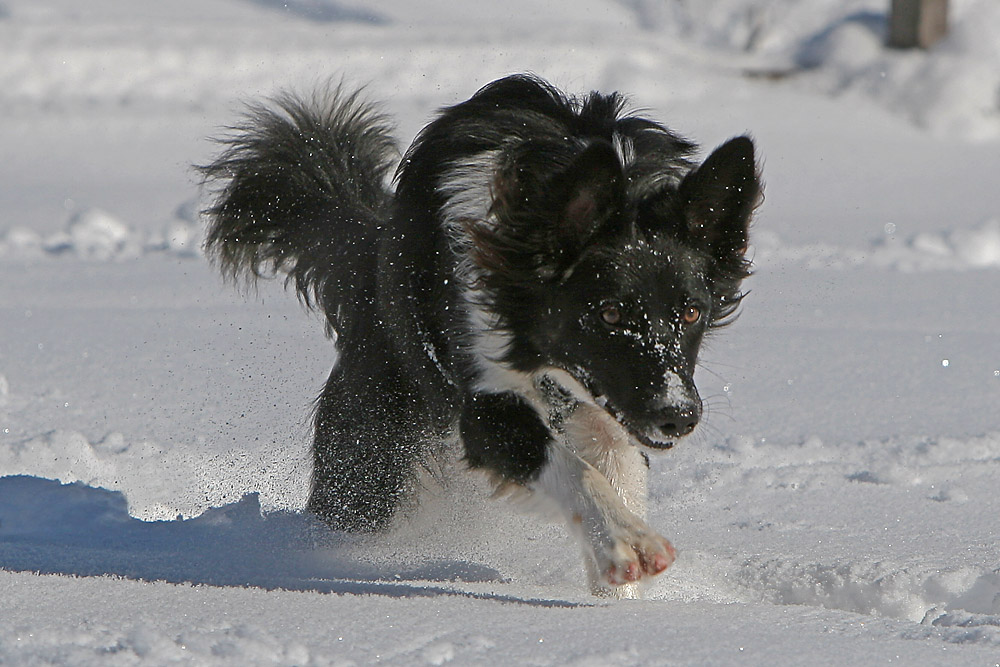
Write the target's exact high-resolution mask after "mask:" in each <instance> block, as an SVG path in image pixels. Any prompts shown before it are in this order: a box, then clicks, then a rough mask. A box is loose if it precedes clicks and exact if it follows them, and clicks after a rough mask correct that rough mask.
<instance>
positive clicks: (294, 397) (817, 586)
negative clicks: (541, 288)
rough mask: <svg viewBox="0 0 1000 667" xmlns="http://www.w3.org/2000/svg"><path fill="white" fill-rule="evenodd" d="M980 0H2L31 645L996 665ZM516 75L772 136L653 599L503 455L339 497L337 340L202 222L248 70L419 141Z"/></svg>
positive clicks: (2, 439) (4, 370)
mask: <svg viewBox="0 0 1000 667" xmlns="http://www.w3.org/2000/svg"><path fill="white" fill-rule="evenodd" d="M950 5H951V8H952V15H951V18H952V30H951V32H950V34H949V36H948V37H947V38H946V39H945V40H944V41H943V42H942V43H940V44H939V45H938V46H937V47H936V48H934V49H933V50H931V51H929V52H904V51H891V50H886V49H883V48H882V46H881V42H882V34H883V33H884V30H885V25H886V19H885V10H886V8H887V6H888V2H882V0H850V1H849V2H842V1H839V0H837V1H835V0H818V1H816V2H811V3H799V2H794V1H793V0H725V1H723V2H713V3H696V2H674V3H662V2H657V1H654V0H618V1H616V0H586V2H583V3H581V2H575V3H570V2H562V1H560V2H549V3H534V2H529V1H528V0H512V1H511V2H507V3H493V4H490V5H489V6H486V5H482V6H479V5H473V4H470V3H463V4H460V5H455V3H450V2H444V1H443V0H432V1H429V2H422V3H412V2H405V1H404V0H382V1H380V2H367V1H364V0H352V2H343V3H341V2H332V1H329V0H297V1H296V2H289V3H284V2H273V1H271V0H216V1H215V2H212V3H203V2H196V1H195V0H175V1H174V2H171V3H157V2H152V1H151V0H141V1H140V0H133V2H129V3H121V2H113V1H111V0H92V1H90V2H87V3H76V2H72V0H0V110H2V114H3V118H4V122H3V123H2V124H0V600H2V601H3V604H2V608H3V611H4V613H3V614H0V663H3V664H15V665H17V664H74V665H88V664H164V663H168V662H177V661H188V662H193V663H195V664H241V665H243V664H261V665H270V664H288V665H306V664H315V665H327V664H330V665H346V664H368V663H372V662H384V663H388V664H407V665H409V664H445V663H454V664H519V663H530V664H546V665H551V664H556V665H602V664H623V665H627V664H664V663H669V664H692V665H695V664H698V665H700V664H729V663H740V664H802V665H825V664H876V663H882V662H901V663H903V664H945V663H947V664H977V665H995V664H1000V658H998V656H1000V557H998V548H997V547H998V544H997V537H996V535H997V530H996V528H997V519H996V517H997V516H1000V499H998V496H997V494H996V479H997V476H998V475H1000V421H998V418H997V408H996V406H997V405H998V404H1000V344H998V342H997V331H1000V289H998V285H1000V188H998V187H997V174H998V173H1000V42H997V40H996V38H995V36H996V34H998V31H1000V9H998V6H997V4H996V2H995V0H952V1H951V3H950ZM520 70H531V71H535V72H538V73H539V74H541V75H543V76H546V77H548V78H550V79H552V80H553V81H555V82H556V83H557V84H559V85H561V86H563V87H566V88H568V89H571V90H578V91H586V90H589V89H592V88H602V89H621V90H623V91H625V92H627V93H629V94H630V95H632V96H633V98H634V100H635V102H636V104H639V105H644V106H645V107H647V108H648V109H649V110H650V113H652V114H653V115H655V116H656V117H658V118H661V119H663V120H664V121H665V122H667V123H668V124H669V125H670V126H671V127H673V128H675V129H677V130H679V131H680V132H682V133H684V134H686V135H687V136H690V137H692V138H694V139H696V140H698V141H699V142H702V143H703V144H704V147H705V149H706V151H707V150H708V149H710V148H711V147H712V146H714V145H717V144H719V143H721V142H722V141H724V140H725V139H726V138H728V137H730V136H733V135H735V134H738V133H741V132H744V131H750V132H752V134H753V135H754V136H755V138H756V140H757V142H758V145H759V148H760V150H761V153H762V159H763V168H764V176H765V180H766V182H767V190H766V194H767V201H766V202H765V204H764V206H763V207H762V209H761V210H760V212H759V216H758V219H757V222H756V225H755V228H754V237H753V247H752V253H753V256H754V260H755V263H756V271H757V273H756V275H755V276H754V277H752V278H751V279H750V280H749V281H748V284H747V286H748V288H749V289H750V291H751V293H750V295H749V296H748V297H747V299H746V301H745V304H744V313H743V315H742V317H741V318H740V320H739V321H738V322H737V323H736V324H735V325H734V326H733V327H731V328H730V329H729V330H727V331H724V332H721V333H720V334H719V335H717V336H715V337H713V338H712V339H710V340H709V341H708V343H707V345H706V349H705V352H704V355H703V365H702V369H701V371H700V376H699V378H698V381H699V387H700V389H701V390H702V393H703V395H704V396H705V397H706V399H707V402H708V408H707V410H706V417H705V420H704V424H703V425H702V427H700V430H699V433H698V435H697V436H696V437H695V438H694V439H693V440H691V441H690V442H687V443H685V444H684V446H683V447H680V448H676V449H675V450H673V451H671V452H669V453H667V454H666V455H662V456H657V457H654V458H653V471H652V473H653V474H652V488H651V496H650V518H651V522H652V524H653V525H655V526H658V527H659V528H661V529H662V531H663V533H664V534H665V535H666V536H667V537H668V538H670V539H671V541H672V542H673V543H674V544H675V545H676V546H677V548H678V550H679V556H678V560H677V563H676V564H675V566H674V567H673V568H671V569H670V570H669V571H668V572H667V573H666V574H665V575H663V576H662V577H660V578H659V579H658V580H657V581H656V582H655V583H654V584H652V585H651V586H650V587H649V589H648V590H647V591H646V599H644V600H641V601H625V602H620V601H619V602H613V601H607V600H597V599H594V598H591V597H589V596H588V595H587V594H586V591H585V587H584V584H583V581H584V578H583V568H582V564H581V563H580V559H579V557H578V555H577V547H576V546H575V545H574V544H573V543H572V542H571V540H570V538H569V537H568V536H567V534H566V532H565V531H564V530H563V529H562V528H560V527H559V526H555V525H550V524H548V523H546V522H545V521H544V520H543V519H540V518H536V517H533V516H530V515H524V514H522V513H521V512H520V511H519V510H518V508H517V507H516V506H515V505H513V504H511V503H507V502H503V501H495V500H491V499H490V498H489V497H488V495H489V493H488V489H487V488H486V486H485V484H484V483H483V482H482V481H481V480H478V479H475V478H467V477H465V476H462V475H459V476H456V477H454V478H447V479H445V480H444V481H442V482H440V483H433V484H429V487H428V489H427V491H426V496H427V498H425V503H424V506H423V509H422V510H421V511H419V512H416V513H415V514H414V515H413V516H412V517H411V518H410V519H409V520H408V521H407V522H405V523H404V524H403V525H402V526H400V527H399V528H398V529H397V530H395V531H394V532H393V533H391V534H389V535H385V536H377V537H371V536H369V537H356V536H355V537H352V536H343V535H334V534H330V533H329V532H327V531H326V530H325V529H323V528H322V527H319V526H316V525H314V524H313V523H312V522H311V521H310V520H309V519H308V517H306V516H304V515H303V514H301V512H300V510H301V508H302V506H303V504H304V502H305V496H306V491H307V485H308V475H309V468H308V452H307V446H308V442H309V431H310V426H309V417H310V414H309V409H310V407H309V406H310V402H311V400H312V398H313V397H314V396H315V393H316V392H317V390H318V389H319V387H320V386H321V385H322V382H323V381H324V379H325V376H326V374H327V373H328V372H329V368H330V365H331V364H332V361H333V358H334V356H335V353H334V350H333V347H332V345H331V344H330V343H329V341H327V340H325V339H324V337H323V327H322V323H321V322H320V321H319V320H318V318H316V317H315V316H310V315H308V314H305V313H304V312H303V311H302V309H301V307H300V306H299V305H298V304H297V303H296V301H295V299H294V298H293V297H291V296H290V295H288V294H286V293H284V292H283V290H282V289H281V286H280V285H277V284H263V285H261V286H260V288H259V290H257V291H255V292H252V293H250V294H246V295H241V294H240V293H239V292H238V291H237V290H234V289H232V286H231V285H227V284H225V283H224V282H223V281H222V280H221V279H219V278H218V276H217V275H216V273H215V272H214V271H213V270H212V268H211V267H210V266H209V265H208V263H207V262H206V260H205V258H204V257H203V256H202V253H201V250H200V243H201V229H200V223H199V221H198V215H197V211H198V209H199V206H200V205H201V204H200V203H199V193H198V186H197V178H196V176H195V174H194V171H193V169H192V168H191V165H192V164H198V163H203V162H205V161H206V160H207V159H208V158H209V157H210V156H211V154H212V153H213V151H214V150H215V146H213V145H212V143H211V142H210V141H208V140H207V139H206V137H209V136H212V135H216V134H218V131H219V128H221V127H223V126H225V125H226V124H228V123H231V122H232V121H233V119H234V117H235V113H236V110H237V109H238V107H239V104H240V102H241V101H242V100H248V99H256V98H258V97H260V96H266V95H269V94H272V93H274V92H275V91H277V90H278V89H280V88H282V87H285V86H292V87H295V88H298V89H307V88H308V87H309V86H311V85H313V84H314V83H316V82H317V81H322V80H324V79H325V78H327V77H334V78H338V77H341V76H343V77H346V78H347V80H348V81H351V82H358V83H367V84H368V90H369V93H370V95H371V96H372V97H373V98H377V99H384V100H385V101H386V105H387V108H388V110H389V111H390V112H391V113H393V114H394V115H396V116H397V117H398V119H399V137H400V138H401V140H402V141H403V142H404V143H405V142H407V141H408V140H409V139H410V138H412V136H413V135H414V133H415V132H416V131H417V130H418V129H419V128H420V127H421V126H422V125H423V124H424V123H425V122H426V121H427V119H428V118H429V117H430V116H431V114H432V113H433V111H434V109H435V108H437V107H439V106H441V105H444V104H449V103H453V102H456V101H458V100H461V99H464V98H465V97H467V96H468V95H469V94H471V93H472V92H473V91H474V90H475V89H476V88H478V87H479V86H480V85H481V84H483V83H485V82H486V81H489V80H491V79H493V78H495V77H496V76H499V75H502V74H504V73H508V72H511V71H520Z"/></svg>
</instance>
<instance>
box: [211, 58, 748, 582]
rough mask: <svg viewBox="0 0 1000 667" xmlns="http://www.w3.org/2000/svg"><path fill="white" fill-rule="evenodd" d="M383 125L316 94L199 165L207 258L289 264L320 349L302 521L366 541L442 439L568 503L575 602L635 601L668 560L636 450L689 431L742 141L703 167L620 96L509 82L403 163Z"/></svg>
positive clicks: (736, 269)
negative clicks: (579, 591)
mask: <svg viewBox="0 0 1000 667" xmlns="http://www.w3.org/2000/svg"><path fill="white" fill-rule="evenodd" d="M392 133H393V126H392V123H391V122H390V120H389V119H388V118H387V117H386V116H385V115H383V113H382V112H381V111H380V110H379V107H377V106H375V105H373V104H371V103H369V102H366V101H364V100H363V98H362V96H361V93H360V92H358V91H353V92H352V91H350V90H347V89H345V87H344V86H343V85H329V86H326V87H321V88H320V89H319V90H317V91H316V92H314V93H313V94H312V95H311V96H305V97H297V96H294V95H291V94H287V93H286V94H284V95H281V96H279V97H277V98H275V99H273V100H271V101H270V102H269V103H265V104H255V105H251V106H250V107H249V109H248V111H247V113H246V115H245V117H244V118H243V120H242V122H241V123H239V124H238V125H236V126H234V127H233V128H231V129H230V132H229V133H228V134H227V135H225V136H224V137H222V138H220V139H218V141H220V142H221V144H222V147H221V148H220V152H219V154H218V155H217V156H216V158H215V160H214V161H213V162H211V164H208V165H205V166H203V167H201V169H202V172H203V175H204V177H205V181H206V184H207V187H208V189H209V191H210V193H211V197H212V200H211V202H210V205H209V207H208V208H207V209H206V211H205V214H206V217H207V220H208V229H207V234H206V251H207V253H208V254H209V256H210V257H212V258H213V259H214V261H215V262H216V263H217V264H218V265H219V266H220V268H221V270H222V272H223V273H224V274H225V275H227V276H229V277H232V278H235V279H237V280H240V279H245V280H248V281H251V282H252V281H253V280H255V279H257V278H259V277H261V276H272V275H275V274H279V273H280V274H284V275H285V276H286V280H287V282H288V283H289V284H291V285H292V286H294V288H295V290H296V291H297V293H298V295H299V296H300V298H301V299H302V300H303V301H304V302H305V303H306V304H307V305H308V306H309V307H311V308H313V309H315V310H318V311H319V312H321V313H322V315H323V316H324V317H325V321H326V324H327V326H328V331H329V333H330V334H331V336H333V337H335V340H336V347H337V350H338V353H339V356H338V358H337V361H336V364H335V366H334V368H333V371H332V373H331V375H330V377H329V380H328V381H327V382H326V385H325V387H324V389H323V390H322V393H321V395H320V396H319V398H318V399H317V403H316V411H315V438H314V441H313V446H312V463H313V472H312V486H311V492H310V496H309V500H308V506H307V508H308V511H310V512H312V513H313V514H315V515H316V516H317V517H319V518H321V519H322V520H323V521H325V522H326V523H328V524H329V525H330V526H331V527H333V528H334V529H337V530H345V531H375V530H381V529H385V528H386V527H388V526H389V525H390V523H391V522H392V521H393V519H394V517H396V516H398V515H399V514H400V508H401V507H403V506H405V505H406V503H407V502H408V499H410V498H412V497H413V494H414V493H415V490H416V488H417V487H418V486H419V484H418V482H417V478H418V472H419V471H420V470H421V469H422V468H423V467H425V466H427V465H428V462H429V461H433V460H437V459H438V458H439V457H441V456H442V455H443V453H445V452H446V451H447V449H448V447H449V446H451V447H455V446H456V445H455V444H454V443H456V442H457V443H460V445H458V446H459V447H461V452H462V453H461V456H462V458H463V460H464V462H465V463H466V464H467V465H468V467H469V468H472V469H476V470H480V471H483V472H485V473H486V474H487V475H488V476H489V477H490V478H491V479H492V481H493V483H494V484H495V485H496V488H497V489H498V490H499V491H517V492H520V493H525V494H529V495H531V496H533V497H535V498H541V499H546V500H547V501H549V502H550V503H554V504H555V506H556V507H558V508H559V509H560V510H561V512H562V514H563V516H564V517H565V519H566V521H567V524H568V526H569V528H570V530H571V531H572V532H574V533H575V534H576V535H577V536H578V537H579V538H580V541H581V543H582V545H583V549H584V553H585V562H586V569H587V573H588V578H589V582H590V587H591V589H592V591H593V592H594V593H596V594H611V595H615V594H617V595H623V596H631V595H633V594H634V591H635V586H636V584H637V582H641V581H644V580H648V579H651V578H652V577H654V576H656V575H658V574H660V573H661V572H663V571H664V570H666V569H667V568H668V567H669V566H670V565H671V563H672V562H673V561H674V559H675V550H674V548H673V546H672V545H671V544H670V542H668V541H667V540H666V539H664V538H663V537H662V536H660V535H659V534H658V533H657V532H656V531H655V530H654V529H652V528H651V527H650V526H649V525H647V523H646V521H645V520H644V518H643V517H644V515H645V511H646V508H645V502H646V499H645V494H646V476H647V469H648V466H649V459H648V457H647V454H646V452H648V451H650V450H652V451H661V450H667V449H670V448H672V447H673V446H674V445H675V444H677V443H678V442H679V441H680V440H682V439H683V438H685V437H687V436H688V435H689V434H690V433H691V432H692V431H693V430H694V429H695V427H696V425H697V424H698V422H699V419H700V418H701V415H702V400H701V398H700V397H699V394H698V391H697V389H696V388H695V384H694V379H693V376H694V371H695V365H696V360H697V357H698V351H699V347H700V345H701V342H702V340H703V338H704V337H705V336H706V335H707V334H708V333H709V332H711V331H712V330H714V329H717V328H718V327H720V326H723V325H725V324H727V323H729V322H731V321H732V320H733V319H734V317H735V315H736V313H737V308H738V306H739V304H740V301H741V299H742V298H743V293H742V292H741V291H740V285H741V282H742V281H743V280H744V279H745V278H746V277H748V276H749V274H750V261H749V260H748V259H747V257H746V250H747V242H748V228H749V225H750V221H751V218H752V216H753V213H754V210H755V208H756V207H757V205H758V202H759V200H760V198H761V192H762V186H761V182H760V176H759V170H758V166H757V162H756V160H755V157H754V144H753V141H752V140H751V139H750V138H749V137H747V136H738V137H736V138H734V139H731V140H729V141H728V142H726V143H724V144H723V145H721V146H720V147H718V148H717V149H716V150H714V151H713V152H712V153H711V154H710V155H709V156H708V157H707V159H705V160H704V161H703V162H702V163H700V164H698V163H697V162H695V161H694V160H693V158H692V156H693V155H694V154H695V152H696V146H695V145H694V144H693V143H691V142H689V141H688V140H686V139H684V138H682V137H681V136H679V135H678V134H675V133H674V132H672V131H670V130H669V129H667V128H666V127H665V126H663V125H661V124H659V123H657V122H655V121H653V120H650V119H648V118H645V117H643V116H641V115H638V114H636V113H634V112H630V111H629V110H628V109H627V103H626V100H625V99H624V98H623V97H622V96H621V95H619V94H617V93H612V94H600V93H596V92H594V93H590V94H589V95H586V96H582V97H570V96H568V95H566V94H564V93H562V92H560V91H559V90H558V89H556V88H555V87H554V86H552V85H551V84H549V83H547V82H546V81H544V80H542V79H540V78H538V77H536V76H533V75H528V74H520V75H512V76H508V77H505V78H502V79H499V80H497V81H494V82H493V83H490V84H488V85H487V86H485V87H484V88H482V89H481V90H479V91H478V92H477V93H475V94H474V95H473V96H472V97H471V98H470V99H468V100H467V101H465V102H462V103H460V104H457V105H455V106H451V107H449V108H445V109H443V110H442V111H441V112H440V114H439V115H438V116H437V117H436V119H435V120H433V121H432V122H431V123H430V124H429V125H427V126H426V127H425V128H424V129H423V130H422V131H421V132H420V133H419V135H418V136H417V137H416V139H415V141H414V142H413V144H412V146H411V147H410V148H409V149H408V150H407V151H406V152H405V153H404V154H402V157H401V159H400V157H399V156H400V153H399V151H398V149H397V146H396V143H395V141H394V139H393V137H392ZM397 161H398V167H396V169H395V175H394V178H391V174H392V172H393V168H394V166H396V164H397ZM393 186H394V187H393Z"/></svg>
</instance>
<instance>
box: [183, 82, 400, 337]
mask: <svg viewBox="0 0 1000 667" xmlns="http://www.w3.org/2000/svg"><path fill="white" fill-rule="evenodd" d="M392 129H393V128H392V125H391V124H390V122H389V121H388V119H387V118H386V117H385V116H383V115H382V114H380V113H379V112H378V110H377V109H376V108H375V107H373V106H372V105H370V104H368V103H366V102H363V101H361V99H360V98H359V94H358V92H350V93H349V92H345V91H344V90H343V88H342V87H340V86H327V87H325V88H322V89H320V90H318V91H316V92H315V93H313V94H312V95H311V96H310V97H308V98H300V97H296V96H293V95H291V94H285V95H282V96H280V97H278V98H276V99H274V100H273V102H272V104H270V105H252V106H249V107H248V109H247V112H246V115H245V116H244V118H243V120H242V122H241V123H240V124H238V125H235V126H234V127H232V128H231V132H230V134H229V135H227V136H225V137H223V138H221V139H220V140H219V143H220V144H222V145H223V146H224V149H223V151H222V152H221V153H220V154H219V155H218V157H217V158H216V159H215V161H214V162H212V163H211V164H209V165H206V166H202V167H199V170H200V171H201V172H202V174H203V175H204V177H205V182H206V185H208V186H209V188H211V189H212V192H213V201H212V203H211V205H210V206H209V208H208V209H206V211H205V214H206V216H207V218H208V230H207V235H206V242H205V247H206V250H207V252H208V254H209V255H210V256H211V257H212V258H213V259H214V260H215V261H216V262H218V264H219V266H220V268H221V270H222V272H223V273H224V274H225V275H227V276H231V277H233V278H235V279H238V280H239V279H245V280H247V281H250V282H252V281H254V280H256V279H257V278H258V277H260V276H270V275H273V274H275V273H285V274H287V278H288V282H289V283H290V284H294V286H295V288H296V290H297V291H298V293H299V295H300V297H301V298H302V299H303V300H304V301H305V303H306V304H307V305H309V306H310V307H319V308H322V309H323V310H324V311H325V312H326V314H327V318H328V321H329V323H330V325H332V326H334V327H336V328H337V329H340V327H341V326H342V325H344V324H346V323H345V322H343V321H342V320H343V318H345V317H348V315H347V314H346V313H344V314H342V315H339V316H338V314H337V313H338V311H340V310H341V309H340V308H339V307H338V306H339V305H340V304H344V303H348V302H351V301H357V300H360V299H362V298H363V296H364V294H363V293H364V291H365V290H367V289H369V288H370V285H367V284H366V280H367V278H366V277H367V276H369V275H371V274H373V268H371V267H368V266H367V265H370V264H371V263H372V262H373V258H374V255H373V245H374V241H375V239H374V233H375V229H376V228H377V227H378V226H379V224H380V222H381V221H382V220H383V219H384V217H385V215H386V214H387V209H388V206H389V202H390V200H391V193H390V192H389V190H388V189H387V177H388V175H389V170H390V169H392V167H393V166H394V164H395V162H396V159H397V156H398V154H399V153H398V149H397V147H396V144H395V142H394V140H393V138H392V136H391V132H392ZM345 310H348V309H345Z"/></svg>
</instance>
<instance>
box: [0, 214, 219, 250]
mask: <svg viewBox="0 0 1000 667" xmlns="http://www.w3.org/2000/svg"><path fill="white" fill-rule="evenodd" d="M186 211H187V208H186V207H183V206H182V207H181V208H180V209H178V216H179V217H177V218H176V219H175V220H172V221H170V222H168V223H166V224H165V225H163V227H162V228H161V229H160V230H159V231H157V232H150V233H143V232H140V231H137V230H135V229H133V228H132V227H130V226H129V225H127V224H126V223H125V222H123V221H122V220H120V219H118V218H117V217H115V216H114V215H112V214H110V213H108V212H107V211H104V210H101V209H99V208H89V209H85V210H82V211H79V212H77V213H74V214H73V215H72V216H71V217H70V218H69V219H68V220H67V222H66V225H65V228H64V229H63V230H61V231H59V232H56V233H54V234H48V235H43V234H40V233H38V232H37V231H35V230H33V229H30V228H28V227H17V226H15V227H12V228H11V229H9V230H7V232H6V233H4V234H3V235H0V257H7V258H11V259H22V260H23V259H33V258H38V257H46V256H49V257H59V256H69V257H74V258H79V259H86V260H93V261H117V260H125V259H138V258H141V257H143V256H145V255H149V254H160V253H164V254H169V255H175V256H178V257H198V256H200V255H201V230H200V226H199V225H198V224H197V223H195V222H192V221H191V220H188V219H184V217H181V216H184V215H185V212H186Z"/></svg>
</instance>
